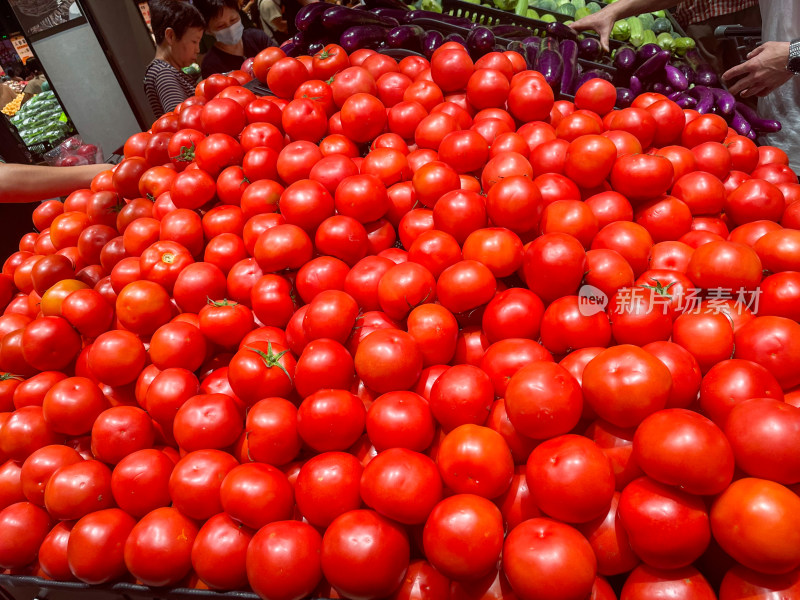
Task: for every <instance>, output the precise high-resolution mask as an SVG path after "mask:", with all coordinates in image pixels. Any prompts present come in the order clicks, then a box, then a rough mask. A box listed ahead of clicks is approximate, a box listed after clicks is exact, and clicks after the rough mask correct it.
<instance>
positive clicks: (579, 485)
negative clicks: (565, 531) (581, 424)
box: [526, 435, 614, 523]
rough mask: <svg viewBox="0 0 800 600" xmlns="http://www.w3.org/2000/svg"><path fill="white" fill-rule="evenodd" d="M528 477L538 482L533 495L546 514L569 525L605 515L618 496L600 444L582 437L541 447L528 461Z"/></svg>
mask: <svg viewBox="0 0 800 600" xmlns="http://www.w3.org/2000/svg"><path fill="white" fill-rule="evenodd" d="M526 477H527V478H528V481H536V482H537V484H536V485H535V486H534V488H533V489H532V490H531V493H532V496H533V498H534V501H535V502H536V504H537V506H538V507H539V508H540V509H541V510H542V512H544V513H545V514H547V515H549V516H551V517H554V518H557V519H558V520H560V521H565V522H568V523H584V522H587V521H590V520H592V519H595V518H597V517H600V516H601V515H603V514H605V513H606V511H607V510H608V506H609V505H610V504H611V500H612V498H613V495H614V474H613V472H612V470H611V463H610V462H609V460H608V458H607V457H606V455H605V454H604V453H603V451H602V450H601V449H600V447H599V446H598V445H597V444H595V443H594V442H593V441H591V440H589V439H587V438H584V437H582V436H576V435H565V436H559V437H557V438H553V439H550V440H548V441H546V442H543V443H542V444H540V445H539V446H537V447H536V448H535V449H534V450H533V452H532V453H531V455H530V457H529V458H528V462H527V467H526ZM579 489H580V490H582V491H581V492H580V493H576V491H577V490H579Z"/></svg>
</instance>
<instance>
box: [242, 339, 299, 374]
mask: <svg viewBox="0 0 800 600" xmlns="http://www.w3.org/2000/svg"><path fill="white" fill-rule="evenodd" d="M245 349H246V350H250V351H252V352H255V353H256V354H258V355H259V356H260V357H261V360H263V361H264V364H265V365H266V366H267V368H268V369H271V368H272V367H278V368H279V369H280V370H281V371H283V372H284V374H285V375H286V377H288V378H289V381H291V380H292V376H291V375H289V371H287V370H286V367H284V366H283V365H282V364H281V363H280V362H279V361H280V360H281V358H283V355H284V354H286V353H287V352H288V351H289V350H288V349H287V350H284V351H283V352H279V353H278V354H275V353H274V352H273V351H272V342H267V351H266V352H264V351H263V350H259V349H258V348H253V347H251V346H245Z"/></svg>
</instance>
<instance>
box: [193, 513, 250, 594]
mask: <svg viewBox="0 0 800 600" xmlns="http://www.w3.org/2000/svg"><path fill="white" fill-rule="evenodd" d="M252 538H253V532H252V531H251V530H250V529H248V528H246V527H242V526H241V524H239V523H237V522H235V521H234V520H233V519H231V518H230V517H229V516H228V515H227V514H224V513H220V514H218V515H215V516H213V517H211V518H210V519H209V520H208V521H206V523H205V524H204V525H203V526H202V527H201V528H200V531H199V532H198V533H197V537H196V538H195V541H194V545H193V546H192V568H193V569H194V571H195V573H197V576H198V577H199V578H200V579H201V580H202V581H203V582H204V583H205V584H206V585H208V586H209V587H210V588H211V589H219V590H232V589H238V588H242V587H244V586H246V585H247V571H246V567H245V561H246V556H247V547H248V545H249V543H250V540H251V539H252Z"/></svg>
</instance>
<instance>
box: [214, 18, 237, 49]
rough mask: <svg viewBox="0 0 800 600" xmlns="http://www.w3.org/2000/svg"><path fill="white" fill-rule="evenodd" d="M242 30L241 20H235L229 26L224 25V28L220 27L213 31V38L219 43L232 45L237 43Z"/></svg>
mask: <svg viewBox="0 0 800 600" xmlns="http://www.w3.org/2000/svg"><path fill="white" fill-rule="evenodd" d="M243 31H244V25H242V22H241V21H236V23H234V24H233V25H231V26H230V27H226V28H225V29H220V30H219V31H217V32H215V33H214V38H215V39H216V40H217V41H218V42H219V43H220V44H227V45H228V46H233V45H234V44H238V43H239V41H240V40H241V39H242V32H243Z"/></svg>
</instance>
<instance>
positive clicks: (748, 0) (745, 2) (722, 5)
mask: <svg viewBox="0 0 800 600" xmlns="http://www.w3.org/2000/svg"><path fill="white" fill-rule="evenodd" d="M757 4H758V0H710V1H709V0H684V1H683V2H681V3H680V4H679V5H678V6H677V7H676V8H675V11H674V16H675V19H676V20H677V21H678V23H680V24H681V25H682V26H683V27H686V26H687V25H692V24H694V23H702V22H703V21H708V20H709V19H713V18H714V17H724V16H725V15H729V14H731V13H735V12H739V11H740V10H744V9H746V8H750V7H751V6H755V5H757ZM731 25H736V23H733V22H731Z"/></svg>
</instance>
